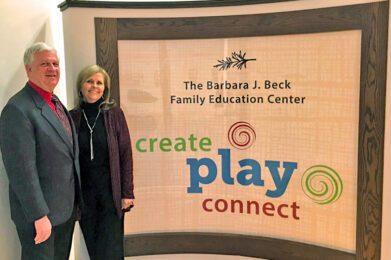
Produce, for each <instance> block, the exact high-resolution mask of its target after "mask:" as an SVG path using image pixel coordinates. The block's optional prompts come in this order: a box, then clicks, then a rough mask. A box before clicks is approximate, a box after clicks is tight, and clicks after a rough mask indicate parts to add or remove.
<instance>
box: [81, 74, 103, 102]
mask: <svg viewBox="0 0 391 260" xmlns="http://www.w3.org/2000/svg"><path fill="white" fill-rule="evenodd" d="M104 82H105V81H104V77H103V75H102V73H99V72H98V73H95V74H94V75H92V76H91V77H89V78H88V79H87V80H86V81H85V82H84V83H83V86H82V87H81V93H82V95H83V99H84V101H85V102H87V103H95V102H96V101H98V99H100V98H101V97H102V96H103V92H104V90H105V83H104Z"/></svg>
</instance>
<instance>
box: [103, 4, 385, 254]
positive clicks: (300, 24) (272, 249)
mask: <svg viewBox="0 0 391 260" xmlns="http://www.w3.org/2000/svg"><path fill="white" fill-rule="evenodd" d="M388 10H389V8H388V1H387V2H385V1H383V2H376V3H368V4H360V5H352V6H342V7H332V8H323V9H313V10H302V11H291V12H283V13H272V14H255V15H237V16H220V17H189V18H95V33H96V35H95V36H96V57H97V64H99V65H100V66H102V67H104V68H105V69H106V70H107V71H108V72H109V74H110V76H111V78H112V93H113V97H114V98H115V99H116V100H117V101H118V102H120V93H119V86H118V84H119V68H118V44H117V41H118V40H161V39H207V38H233V37H249V36H269V35H289V34H303V33H318V32H333V31H344V30H361V33H362V38H361V40H362V42H361V71H360V73H361V75H360V104H359V126H358V127H359V138H358V139H359V140H358V154H357V156H358V165H357V169H358V180H357V224H356V253H355V254H353V253H348V252H344V251H340V250H334V249H330V248H326V247H320V246H315V245H309V244H304V243H300V242H293V241H288V240H282V239H274V238H267V237H258V236H247V235H236V234H222V233H194V232H191V233H189V232H179V233H154V234H138V235H128V236H126V238H125V251H126V256H134V255H151V254H168V253H170V254H172V253H209V254H229V255H242V256H251V257H261V258H268V259H380V251H381V222H382V185H383V152H384V121H385V96H386V95H385V94H386V59H387V31H388Z"/></svg>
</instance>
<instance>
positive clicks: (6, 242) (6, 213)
mask: <svg viewBox="0 0 391 260" xmlns="http://www.w3.org/2000/svg"><path fill="white" fill-rule="evenodd" d="M0 159H1V160H0V212H1V213H0V234H1V236H0V245H1V247H2V248H14V247H15V245H18V248H19V250H1V253H0V258H1V259H20V243H19V239H18V235H17V233H16V228H15V225H14V223H13V222H12V220H11V212H10V204H9V196H8V177H7V175H6V173H5V169H4V164H3V158H2V156H1V153H0Z"/></svg>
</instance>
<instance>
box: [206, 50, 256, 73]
mask: <svg viewBox="0 0 391 260" xmlns="http://www.w3.org/2000/svg"><path fill="white" fill-rule="evenodd" d="M253 60H256V59H246V53H245V52H244V53H243V54H242V51H239V53H238V52H232V54H231V57H226V58H225V59H222V60H217V61H218V64H216V65H214V66H213V67H215V68H218V69H219V70H227V69H229V68H231V67H232V68H237V69H239V70H241V69H242V68H243V67H244V68H246V64H247V62H249V61H253Z"/></svg>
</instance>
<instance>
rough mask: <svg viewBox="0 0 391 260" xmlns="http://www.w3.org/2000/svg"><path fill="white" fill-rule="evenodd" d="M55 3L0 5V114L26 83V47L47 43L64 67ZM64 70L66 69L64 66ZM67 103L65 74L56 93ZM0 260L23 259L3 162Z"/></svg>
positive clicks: (22, 0) (27, 0)
mask: <svg viewBox="0 0 391 260" xmlns="http://www.w3.org/2000/svg"><path fill="white" fill-rule="evenodd" d="M58 2H59V1H54V0H17V1H13V0H1V1H0V32H1V36H0V37H1V38H0V39H1V44H0V71H1V76H0V111H1V110H2V109H3V107H4V105H5V104H6V102H7V101H8V99H9V98H10V97H11V96H12V95H13V94H15V93H16V92H17V91H19V90H20V89H21V88H22V87H23V86H24V84H25V83H26V81H27V77H26V74H25V72H24V66H23V53H24V50H25V48H26V47H28V46H29V45H31V44H32V43H34V42H37V41H45V42H47V43H49V44H51V45H53V46H54V47H56V48H57V49H58V50H59V56H60V59H61V65H64V64H65V62H64V59H63V58H61V57H63V56H64V55H63V34H62V19H61V13H60V11H59V10H58V8H57V7H56V6H57V3H58ZM62 67H63V68H64V66H62ZM56 93H57V94H58V95H59V97H60V98H61V100H62V101H64V102H66V90H65V73H64V71H62V79H61V82H60V85H59V86H58V87H57V89H56ZM0 259H4V260H8V259H10V260H13V259H20V244H19V239H18V237H17V234H16V230H15V226H14V224H13V222H12V221H11V219H10V210H9V201H8V178H7V177H6V174H5V170H4V165H3V162H2V160H0Z"/></svg>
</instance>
